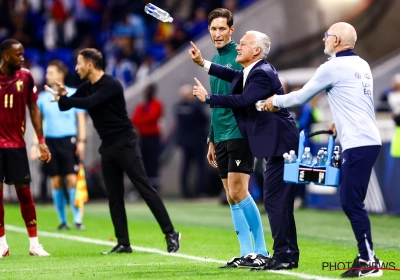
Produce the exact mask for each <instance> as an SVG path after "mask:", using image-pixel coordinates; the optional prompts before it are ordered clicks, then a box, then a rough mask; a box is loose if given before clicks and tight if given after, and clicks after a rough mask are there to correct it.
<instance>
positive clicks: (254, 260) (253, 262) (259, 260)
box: [239, 253, 269, 267]
mask: <svg viewBox="0 0 400 280" xmlns="http://www.w3.org/2000/svg"><path fill="white" fill-rule="evenodd" d="M268 260H269V257H266V256H264V255H262V254H254V253H250V254H248V255H246V256H244V257H243V260H242V262H241V263H240V265H239V266H240V267H262V266H264V265H265V264H266V263H267V261H268Z"/></svg>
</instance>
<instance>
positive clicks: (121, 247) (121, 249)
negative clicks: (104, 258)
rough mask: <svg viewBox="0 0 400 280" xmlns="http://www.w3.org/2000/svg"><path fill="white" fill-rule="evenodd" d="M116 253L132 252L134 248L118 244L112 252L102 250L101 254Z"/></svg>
mask: <svg viewBox="0 0 400 280" xmlns="http://www.w3.org/2000/svg"><path fill="white" fill-rule="evenodd" d="M114 253H132V248H131V246H124V245H120V244H117V246H115V247H114V248H113V249H112V250H111V251H110V252H101V253H100V254H102V255H109V254H114Z"/></svg>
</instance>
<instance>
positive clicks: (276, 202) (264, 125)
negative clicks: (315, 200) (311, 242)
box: [189, 31, 299, 270]
mask: <svg viewBox="0 0 400 280" xmlns="http://www.w3.org/2000/svg"><path fill="white" fill-rule="evenodd" d="M191 44H192V48H191V49H190V50H189V54H190V56H191V58H192V60H193V61H194V62H195V63H196V64H198V65H200V66H202V67H203V68H204V69H205V70H206V71H208V74H209V75H213V76H216V77H218V78H220V79H223V80H225V81H228V82H231V83H232V85H231V89H230V95H213V94H209V93H207V92H206V90H205V89H204V87H203V86H202V85H201V83H200V82H199V81H198V80H197V79H196V78H195V80H196V83H197V85H196V86H194V89H193V94H194V95H195V96H197V97H198V98H199V99H200V100H201V101H203V102H206V103H208V104H210V105H211V107H224V108H232V111H233V113H234V116H235V118H236V121H237V123H238V126H239V128H240V131H241V133H242V135H243V136H244V137H247V139H248V141H249V144H250V148H251V150H252V152H253V154H254V155H255V156H256V157H257V158H265V160H266V168H265V172H264V207H265V209H266V211H267V213H268V218H269V222H270V226H271V231H272V237H273V239H274V246H273V249H274V255H273V257H272V258H270V259H269V260H268V261H267V263H266V264H265V265H264V266H263V267H262V268H261V269H265V270H278V269H291V268H297V267H298V261H299V249H298V246H297V236H296V224H295V220H294V215H293V202H294V195H295V187H294V186H293V185H292V184H286V183H285V182H284V181H283V166H284V161H283V157H282V154H283V153H285V152H288V151H289V150H297V147H298V141H299V131H298V129H297V127H296V125H295V122H294V120H293V118H292V116H291V115H290V113H289V112H288V111H287V110H283V109H282V110H280V111H277V112H276V113H272V114H270V113H268V112H260V111H257V109H256V107H255V103H256V102H257V101H258V100H263V99H266V98H268V97H270V96H273V95H274V94H278V95H281V94H284V92H283V88H282V85H281V82H280V81H279V78H278V74H277V73H276V70H275V68H274V67H273V66H272V65H271V64H269V63H268V62H267V61H266V60H265V59H266V57H267V55H268V53H269V50H270V44H271V42H270V39H269V37H268V36H267V35H265V34H263V33H261V32H258V31H248V32H246V34H245V35H244V36H243V37H242V39H241V40H240V43H239V45H238V46H237V48H236V49H237V52H238V55H237V57H236V62H238V63H240V64H241V65H242V66H243V67H244V69H243V71H237V70H233V69H230V68H228V67H224V66H220V65H217V64H214V63H211V62H209V61H206V60H204V59H203V58H202V56H201V53H200V51H199V49H198V48H197V47H196V46H195V45H194V44H193V43H191Z"/></svg>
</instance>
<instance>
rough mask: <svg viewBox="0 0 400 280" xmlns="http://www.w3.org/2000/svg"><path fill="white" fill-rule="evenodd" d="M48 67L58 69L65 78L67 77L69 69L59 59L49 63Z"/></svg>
mask: <svg viewBox="0 0 400 280" xmlns="http://www.w3.org/2000/svg"><path fill="white" fill-rule="evenodd" d="M47 66H54V67H56V68H57V71H58V72H61V73H63V74H64V76H66V75H67V73H68V67H67V66H65V64H64V62H62V61H61V60H58V59H55V60H52V61H50V62H49V64H48V65H47Z"/></svg>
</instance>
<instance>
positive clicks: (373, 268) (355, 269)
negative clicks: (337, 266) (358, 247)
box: [340, 256, 383, 278]
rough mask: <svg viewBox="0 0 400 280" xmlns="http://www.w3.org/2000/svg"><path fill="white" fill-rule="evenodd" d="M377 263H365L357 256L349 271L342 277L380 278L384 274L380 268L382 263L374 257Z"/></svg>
mask: <svg viewBox="0 0 400 280" xmlns="http://www.w3.org/2000/svg"><path fill="white" fill-rule="evenodd" d="M374 259H375V262H370V261H365V260H363V259H361V258H360V257H359V256H357V257H356V258H355V259H354V262H353V265H352V266H351V268H350V269H349V270H347V271H346V272H344V273H343V274H342V275H340V276H341V277H342V278H350V277H379V276H382V274H383V272H382V270H380V269H379V268H381V266H382V262H381V261H379V259H378V258H377V257H376V256H374Z"/></svg>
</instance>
